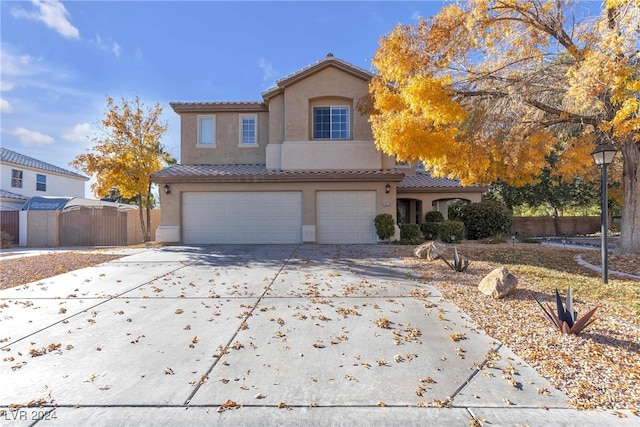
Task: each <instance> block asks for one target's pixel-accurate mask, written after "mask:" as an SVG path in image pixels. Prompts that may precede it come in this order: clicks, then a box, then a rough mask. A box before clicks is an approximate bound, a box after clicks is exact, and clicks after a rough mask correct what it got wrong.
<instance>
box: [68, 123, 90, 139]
mask: <svg viewBox="0 0 640 427" xmlns="http://www.w3.org/2000/svg"><path fill="white" fill-rule="evenodd" d="M91 134H92V129H91V125H90V124H89V123H79V124H77V125H75V126H74V127H73V129H71V130H69V131H68V132H65V133H63V134H62V138H63V139H64V140H65V141H69V142H86V141H87V140H88V139H89V138H90V136H91Z"/></svg>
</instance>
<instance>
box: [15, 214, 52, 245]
mask: <svg viewBox="0 0 640 427" xmlns="http://www.w3.org/2000/svg"><path fill="white" fill-rule="evenodd" d="M23 212H24V213H23ZM21 214H22V215H21V216H20V226H21V228H22V227H25V229H26V230H24V229H23V230H24V231H26V232H21V235H20V246H27V247H38V248H51V247H56V246H58V216H59V215H60V213H59V212H58V211H22V212H21ZM23 221H24V224H23ZM21 231H22V230H21Z"/></svg>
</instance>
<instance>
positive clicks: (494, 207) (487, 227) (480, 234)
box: [462, 200, 513, 240]
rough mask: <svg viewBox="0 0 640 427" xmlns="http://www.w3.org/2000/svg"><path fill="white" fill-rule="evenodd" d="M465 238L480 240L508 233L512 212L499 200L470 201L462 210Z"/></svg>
mask: <svg viewBox="0 0 640 427" xmlns="http://www.w3.org/2000/svg"><path fill="white" fill-rule="evenodd" d="M462 222H464V226H465V229H466V232H467V239H470V240H480V239H484V238H487V237H492V236H496V235H500V234H503V235H510V233H511V223H512V222H513V214H512V213H511V211H510V210H509V209H507V207H506V206H505V205H504V204H503V203H500V202H496V201H493V200H487V201H483V202H480V203H471V204H470V205H467V206H465V208H464V209H463V211H462Z"/></svg>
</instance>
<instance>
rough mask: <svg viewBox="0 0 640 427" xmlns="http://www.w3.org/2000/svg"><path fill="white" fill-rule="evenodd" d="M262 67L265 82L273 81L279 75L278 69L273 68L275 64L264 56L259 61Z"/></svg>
mask: <svg viewBox="0 0 640 427" xmlns="http://www.w3.org/2000/svg"><path fill="white" fill-rule="evenodd" d="M259 66H260V68H261V69H262V81H263V82H269V83H271V82H273V81H275V79H276V77H277V76H278V73H277V71H276V70H275V69H274V68H273V65H272V64H271V63H270V62H268V61H267V60H266V59H264V58H260V63H259Z"/></svg>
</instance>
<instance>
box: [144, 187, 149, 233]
mask: <svg viewBox="0 0 640 427" xmlns="http://www.w3.org/2000/svg"><path fill="white" fill-rule="evenodd" d="M149 187H151V184H149ZM145 209H146V211H147V233H146V234H145V236H144V241H145V242H149V241H150V240H151V188H149V191H148V192H147V203H146V204H145Z"/></svg>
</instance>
